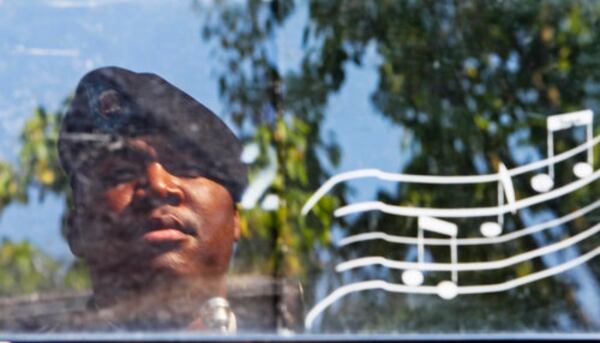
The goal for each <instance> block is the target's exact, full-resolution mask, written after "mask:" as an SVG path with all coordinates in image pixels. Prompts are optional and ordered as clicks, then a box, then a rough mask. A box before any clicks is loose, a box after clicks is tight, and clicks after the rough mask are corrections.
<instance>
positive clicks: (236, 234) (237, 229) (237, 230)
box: [233, 209, 241, 241]
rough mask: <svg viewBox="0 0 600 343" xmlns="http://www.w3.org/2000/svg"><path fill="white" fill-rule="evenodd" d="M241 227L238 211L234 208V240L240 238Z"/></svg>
mask: <svg viewBox="0 0 600 343" xmlns="http://www.w3.org/2000/svg"><path fill="white" fill-rule="evenodd" d="M240 234H241V228H240V211H238V210H237V209H235V212H234V214H233V239H234V240H236V241H239V240H240Z"/></svg>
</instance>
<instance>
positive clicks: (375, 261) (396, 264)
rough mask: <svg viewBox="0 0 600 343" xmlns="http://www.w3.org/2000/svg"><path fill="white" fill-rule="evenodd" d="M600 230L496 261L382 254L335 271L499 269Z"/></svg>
mask: <svg viewBox="0 0 600 343" xmlns="http://www.w3.org/2000/svg"><path fill="white" fill-rule="evenodd" d="M599 231H600V223H599V224H596V225H594V226H592V227H590V228H588V229H587V230H585V231H582V232H580V233H578V234H576V235H575V236H572V237H569V238H567V239H563V240H562V241H559V242H557V243H554V244H550V245H547V246H545V247H542V248H538V249H535V250H531V251H528V252H525V253H522V254H518V255H514V256H511V257H507V258H504V259H501V260H496V261H486V262H466V263H423V262H420V263H419V262H406V261H396V260H390V259H388V258H385V257H382V256H369V257H361V258H356V259H352V260H349V261H345V262H342V263H339V264H338V265H337V266H336V267H335V270H336V271H337V272H343V271H346V270H349V269H354V268H361V267H367V266H372V265H381V266H384V267H387V268H391V269H403V270H407V269H416V270H420V271H424V270H427V271H459V272H465V271H482V270H490V269H501V268H506V267H509V266H512V265H515V264H517V263H521V262H525V261H528V260H531V259H534V258H536V257H540V256H543V255H546V254H550V253H553V252H555V251H558V250H561V249H565V248H567V247H570V246H572V245H575V244H577V243H579V242H581V241H583V240H584V239H586V238H589V237H591V236H593V235H594V234H596V233H598V232H599Z"/></svg>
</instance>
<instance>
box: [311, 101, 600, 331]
mask: <svg viewBox="0 0 600 343" xmlns="http://www.w3.org/2000/svg"><path fill="white" fill-rule="evenodd" d="M592 122H593V113H592V111H591V110H583V111H578V112H571V113H565V114H558V115H552V116H549V117H548V119H547V122H546V127H547V132H548V136H547V139H548V140H547V144H548V145H547V150H548V156H547V158H545V159H543V160H539V161H536V162H532V163H529V164H526V165H522V166H518V167H516V168H513V169H507V168H506V166H505V165H504V164H502V163H500V164H499V166H498V172H497V173H496V174H486V175H448V176H437V175H414V174H400V173H397V174H396V173H386V172H383V171H380V170H378V169H363V170H356V171H350V172H345V173H341V174H338V175H335V176H333V177H331V178H330V179H329V180H327V181H326V182H325V183H324V184H323V185H322V186H321V187H320V188H319V189H318V190H317V191H316V192H315V193H314V194H313V195H312V196H311V197H310V198H309V199H308V201H307V202H306V204H305V205H304V207H303V208H302V214H304V215H306V214H307V213H308V211H309V210H310V209H311V208H312V207H313V206H314V205H315V204H316V203H317V201H318V200H319V199H320V198H321V197H322V196H323V195H324V194H325V193H327V192H329V191H330V190H331V189H332V188H333V187H334V186H335V185H336V184H338V183H341V182H345V181H349V180H354V179H360V178H366V177H376V178H378V179H380V180H386V181H393V182H406V183H417V184H439V185H451V184H481V183H490V182H496V183H497V190H498V193H497V205H496V206H490V207H469V208H460V207H456V208H436V207H414V206H406V205H401V204H387V203H384V202H381V201H366V202H358V203H353V204H346V205H344V206H342V207H340V208H337V209H336V210H335V211H334V215H335V216H336V217H340V216H346V215H350V214H354V213H361V212H365V211H374V210H375V211H380V212H382V213H385V214H387V215H395V216H406V217H418V232H417V236H416V237H414V236H410V237H405V236H397V235H393V234H390V233H387V232H381V231H375V232H373V231H371V232H365V233H360V234H357V235H354V236H349V237H345V238H343V239H341V240H340V241H339V242H338V246H339V247H343V246H347V245H350V244H358V243H361V242H366V241H370V240H384V241H386V242H389V243H393V244H416V246H417V261H416V262H414V261H401V260H393V259H389V258H387V257H385V256H363V257H357V258H354V259H350V260H346V261H342V262H340V263H338V264H337V265H336V267H335V270H336V271H337V272H340V273H341V272H346V271H349V270H352V269H355V268H363V267H369V266H373V265H379V266H383V267H386V268H390V269H396V270H402V271H403V273H402V284H396V283H391V282H388V281H385V280H378V279H377V280H365V281H361V282H354V283H351V284H346V285H342V286H340V287H339V288H337V289H335V290H334V291H333V292H332V293H331V294H329V295H328V296H327V297H325V298H324V299H322V300H321V301H319V302H318V303H317V304H316V305H315V306H314V307H313V308H312V309H311V310H310V311H309V312H308V314H307V316H306V321H305V325H306V327H307V328H311V326H312V323H313V321H314V320H315V318H316V317H317V316H319V314H320V313H322V312H323V311H324V310H325V309H326V308H327V307H329V306H331V305H332V304H333V303H334V302H336V301H337V300H339V299H341V298H342V297H344V296H346V295H347V294H350V293H354V292H361V291H366V290H372V289H382V290H385V291H387V292H394V293H410V294H437V295H438V296H440V297H441V298H443V299H448V300H449V299H453V298H455V297H456V296H458V295H466V294H485V293H492V292H502V291H506V290H509V289H512V288H515V287H519V286H522V285H525V284H528V283H531V282H534V281H537V280H541V279H544V278H547V277H550V276H553V275H556V274H558V273H561V272H564V271H566V270H569V269H571V268H573V267H575V266H578V265H580V264H582V263H585V262H587V261H589V260H591V259H593V258H595V257H596V256H598V255H600V248H598V247H596V248H592V250H589V249H586V250H587V251H585V252H583V253H582V254H581V255H580V256H576V257H572V258H570V259H569V260H567V261H565V262H564V263H562V264H558V265H554V266H552V267H548V268H546V269H542V270H538V271H536V272H532V273H530V274H527V275H523V276H519V277H517V278H513V279H511V280H508V281H504V282H499V283H489V284H466V285H460V286H459V284H458V273H469V272H471V273H472V272H484V271H488V270H494V269H501V268H508V267H513V266H515V265H516V264H518V263H523V262H525V261H530V260H532V259H535V258H543V257H544V256H546V255H549V254H552V253H555V252H557V251H560V250H564V249H570V248H572V247H575V246H576V245H578V244H580V243H582V242H583V241H585V240H587V239H590V238H592V237H596V236H597V235H598V234H600V223H595V225H592V226H590V227H589V228H588V229H586V230H583V231H580V232H578V233H577V234H575V235H572V236H570V237H566V238H564V239H562V240H561V241H557V242H554V243H551V244H545V245H543V246H540V247H538V248H537V249H533V250H528V251H525V252H520V253H517V254H515V255H512V256H505V257H504V258H500V259H495V260H486V261H463V262H460V263H459V261H458V246H465V245H468V246H478V245H491V244H499V243H505V242H509V241H512V240H515V239H517V238H520V237H525V236H528V235H533V234H534V233H536V232H541V231H542V230H547V229H550V228H554V227H556V226H558V225H563V224H565V223H567V222H570V221H574V220H576V219H578V218H580V217H581V216H584V215H586V214H589V213H591V212H592V211H595V210H597V209H600V200H596V201H595V202H593V203H591V204H588V205H587V206H583V207H581V208H578V209H577V210H575V211H573V212H571V213H569V214H567V215H564V216H563V217H560V218H555V219H552V220H549V221H546V222H543V223H538V224H536V225H533V226H529V227H524V228H522V229H520V230H514V229H513V230H512V232H509V233H503V226H504V224H505V223H504V215H505V214H508V213H509V212H510V213H512V214H516V213H517V211H520V210H522V209H525V208H528V207H531V206H534V205H539V204H542V203H544V202H547V201H550V200H552V199H557V198H559V197H564V196H567V195H569V194H570V193H572V192H575V191H577V190H579V189H581V188H583V187H585V186H588V185H590V184H592V183H593V182H596V181H597V180H599V179H600V170H594V168H593V156H592V154H593V149H594V146H595V145H597V144H599V143H600V135H599V136H596V137H592V134H593V132H592V131H593V130H592V129H593V128H592ZM578 126H585V127H586V141H585V142H584V143H583V144H581V145H579V146H577V147H575V148H572V149H570V150H567V151H565V152H562V153H560V154H558V155H554V132H555V131H559V130H566V129H569V128H573V127H578ZM584 152H587V160H586V162H579V163H576V164H575V165H574V167H573V170H572V171H573V173H574V175H575V176H576V177H577V179H576V180H573V181H571V182H569V183H566V184H561V185H560V186H559V187H555V185H554V183H555V170H554V166H555V164H558V163H560V162H563V161H565V160H567V159H569V158H572V157H574V156H576V155H578V154H581V153H584ZM542 168H547V174H546V173H545V174H538V175H535V176H534V177H533V178H531V180H530V181H531V187H532V188H533V189H534V190H535V191H537V192H539V193H543V194H536V195H530V196H526V197H523V198H520V199H517V197H516V192H515V189H514V185H513V181H512V178H513V177H516V176H519V175H522V174H525V173H530V172H534V171H536V170H539V169H542ZM482 217H495V218H497V220H496V221H487V222H483V223H482V224H481V225H480V226H479V230H480V233H481V235H482V236H483V237H469V235H467V237H461V238H458V228H457V225H456V224H454V223H451V222H447V221H445V220H442V219H439V218H460V219H467V218H482ZM426 231H428V232H433V233H437V234H441V235H444V236H446V237H444V238H425V232H426ZM426 245H431V246H449V247H450V263H440V262H429V261H427V262H426V261H424V257H425V246H426ZM583 250H584V249H582V251H583ZM425 272H431V273H438V272H443V273H447V272H450V273H451V278H450V280H446V281H442V282H440V283H438V284H437V285H427V284H424V283H425V282H424V281H425V277H424V273H425ZM465 280H468V279H464V278H463V283H465V282H466V281H465Z"/></svg>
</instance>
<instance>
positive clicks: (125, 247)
mask: <svg viewBox="0 0 600 343" xmlns="http://www.w3.org/2000/svg"><path fill="white" fill-rule="evenodd" d="M123 145H124V146H123V147H122V148H120V149H118V150H116V151H114V152H113V153H110V154H106V155H105V156H104V157H102V158H100V159H99V160H98V161H95V162H94V163H92V164H91V166H90V167H88V168H86V170H85V172H84V174H83V175H82V176H79V177H80V181H78V183H77V184H78V185H77V187H76V189H75V205H76V214H75V221H74V225H76V226H78V228H77V232H78V237H76V238H75V239H74V240H73V242H72V245H73V247H74V251H75V252H76V253H77V254H78V255H80V256H82V257H83V258H84V260H86V261H87V262H88V264H89V265H90V268H91V270H92V273H96V274H99V275H116V274H121V275H120V276H119V277H118V278H116V279H118V280H121V281H119V282H133V283H140V284H144V283H146V282H150V281H156V280H157V279H161V278H162V279H163V281H168V280H169V279H172V278H173V277H177V278H183V279H186V278H189V279H197V278H199V277H200V278H211V277H217V276H219V275H223V274H224V273H225V272H226V271H227V267H228V264H229V259H230V256H231V251H232V243H233V241H234V240H236V239H237V238H238V236H239V226H238V224H239V223H238V214H237V211H236V209H235V206H234V202H233V199H232V197H231V195H230V193H229V192H228V190H227V189H226V188H225V187H224V186H222V185H221V184H219V183H218V182H216V181H213V180H211V179H208V178H206V177H205V175H203V173H202V172H201V171H202V170H203V168H202V167H201V166H200V165H199V163H195V162H194V161H195V159H194V158H195V157H194V156H190V155H189V154H187V153H186V152H184V151H181V149H177V148H174V147H173V146H172V145H170V144H169V142H168V140H167V138H165V137H162V136H151V137H148V136H146V137H140V138H131V139H127V140H125V143H124V144H123ZM200 163H201V162H200ZM166 276H168V277H166ZM122 280H128V281H122Z"/></svg>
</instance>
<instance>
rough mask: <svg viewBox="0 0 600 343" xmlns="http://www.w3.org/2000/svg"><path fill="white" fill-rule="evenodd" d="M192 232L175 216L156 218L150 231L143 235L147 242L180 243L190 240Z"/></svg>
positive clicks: (152, 221) (152, 220)
mask: <svg viewBox="0 0 600 343" xmlns="http://www.w3.org/2000/svg"><path fill="white" fill-rule="evenodd" d="M191 233H192V232H191V230H188V229H186V227H185V226H184V225H183V224H182V223H181V221H179V220H178V219H177V218H175V217H173V216H164V217H156V218H152V219H151V220H150V225H149V231H147V232H145V233H144V234H143V235H142V237H141V238H142V240H144V241H147V242H169V241H180V240H184V239H187V238H189V236H190V235H191Z"/></svg>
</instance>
